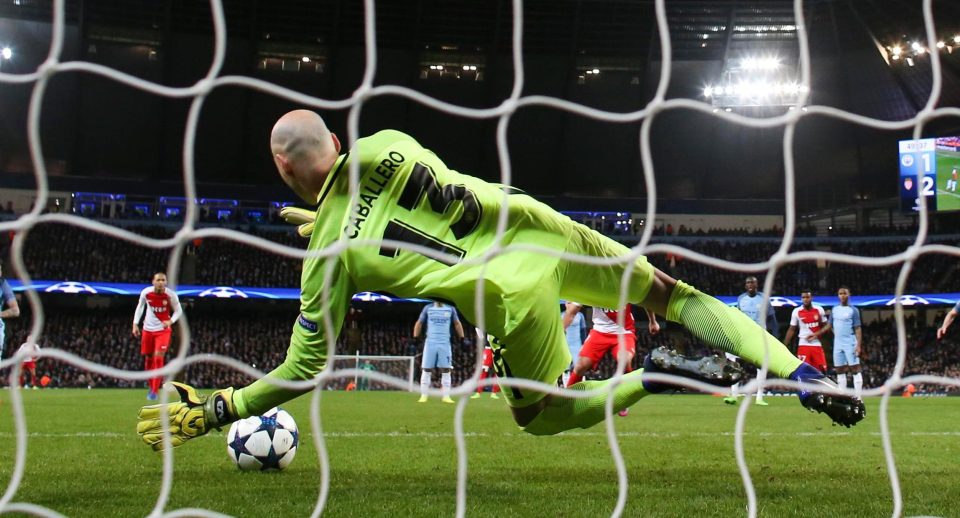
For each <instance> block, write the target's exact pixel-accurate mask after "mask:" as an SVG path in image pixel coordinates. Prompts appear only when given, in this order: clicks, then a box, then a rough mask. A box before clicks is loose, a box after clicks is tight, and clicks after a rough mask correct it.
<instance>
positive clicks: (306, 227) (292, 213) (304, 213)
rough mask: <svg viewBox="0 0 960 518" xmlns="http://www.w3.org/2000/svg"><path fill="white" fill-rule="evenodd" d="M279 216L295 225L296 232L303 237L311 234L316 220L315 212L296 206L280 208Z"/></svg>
mask: <svg viewBox="0 0 960 518" xmlns="http://www.w3.org/2000/svg"><path fill="white" fill-rule="evenodd" d="M280 216H281V217H282V218H283V219H284V220H285V221H286V222H287V223H290V224H293V225H299V226H298V227H297V233H298V234H300V235H301V236H303V237H310V234H313V227H314V225H315V224H316V221H317V212H316V211H313V210H307V209H298V208H297V207H284V208H282V209H280Z"/></svg>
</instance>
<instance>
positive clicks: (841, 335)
mask: <svg viewBox="0 0 960 518" xmlns="http://www.w3.org/2000/svg"><path fill="white" fill-rule="evenodd" d="M837 298H838V299H840V304H838V305H836V306H834V307H833V310H832V311H830V328H831V329H833V366H834V367H836V369H837V385H839V386H840V388H842V389H845V388H847V373H848V372H850V373H853V393H854V396H856V397H857V399H859V398H860V393H861V392H862V391H863V373H862V372H861V370H860V352H861V349H860V347H861V345H862V344H863V335H862V331H861V326H860V310H859V309H857V308H855V307H853V306H851V305H850V288H847V287H846V286H840V289H839V290H837Z"/></svg>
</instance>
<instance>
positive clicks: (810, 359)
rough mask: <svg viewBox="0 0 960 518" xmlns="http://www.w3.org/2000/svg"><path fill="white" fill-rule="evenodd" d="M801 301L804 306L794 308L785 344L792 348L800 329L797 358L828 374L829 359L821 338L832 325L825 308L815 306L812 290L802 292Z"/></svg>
mask: <svg viewBox="0 0 960 518" xmlns="http://www.w3.org/2000/svg"><path fill="white" fill-rule="evenodd" d="M800 300H802V301H803V304H802V305H801V306H800V307H798V308H793V313H791V314H790V327H789V328H788V329H787V337H786V338H785V339H784V340H783V344H784V345H786V346H787V347H790V346H791V344H792V343H793V337H794V335H796V334H798V333H797V330H798V329H799V336H800V339H799V346H798V347H797V358H800V359H801V360H803V361H804V362H806V363H808V364H810V365H812V366H814V367H816V369H817V370H819V371H820V372H823V373H826V372H827V357H826V356H825V355H824V354H823V345H822V344H821V343H820V336H821V335H823V333H825V332H827V331H829V330H830V323H829V322H827V316H826V313H825V312H824V311H823V308H822V307H820V306H814V305H813V294H812V293H811V292H810V290H803V291H802V292H800Z"/></svg>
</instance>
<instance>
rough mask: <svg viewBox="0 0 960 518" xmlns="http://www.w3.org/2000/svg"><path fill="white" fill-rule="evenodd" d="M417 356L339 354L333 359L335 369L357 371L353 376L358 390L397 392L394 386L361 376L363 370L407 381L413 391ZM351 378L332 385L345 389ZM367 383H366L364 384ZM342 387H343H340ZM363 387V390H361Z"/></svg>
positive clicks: (340, 379) (334, 381)
mask: <svg viewBox="0 0 960 518" xmlns="http://www.w3.org/2000/svg"><path fill="white" fill-rule="evenodd" d="M415 359H416V356H382V355H366V354H359V353H357V354H353V355H350V354H337V355H335V356H334V357H333V368H334V369H356V370H357V373H356V374H354V375H353V386H354V387H357V389H358V390H395V389H396V387H395V386H394V385H386V384H382V383H377V382H371V381H370V380H368V379H367V378H365V377H363V376H361V375H360V373H359V371H361V370H365V369H366V370H371V371H376V372H380V373H383V374H387V375H389V376H391V377H393V378H399V379H405V380H407V390H409V391H411V392H412V391H413V387H414V385H413V374H414V370H415V369H416V365H415V364H414V360H415ZM348 380H349V378H346V379H344V378H339V379H337V380H333V381H331V382H330V383H331V384H332V386H333V387H334V388H337V389H345V388H346V386H347V384H348V382H349V381H348ZM365 381H366V383H364V382H365ZM338 385H342V386H338ZM361 387H363V388H361Z"/></svg>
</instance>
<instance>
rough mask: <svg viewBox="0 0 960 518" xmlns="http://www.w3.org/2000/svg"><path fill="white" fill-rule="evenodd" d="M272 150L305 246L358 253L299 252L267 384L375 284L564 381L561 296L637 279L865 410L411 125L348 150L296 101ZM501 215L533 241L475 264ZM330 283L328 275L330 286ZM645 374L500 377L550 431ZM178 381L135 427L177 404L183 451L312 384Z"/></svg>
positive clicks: (151, 428)
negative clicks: (451, 313) (302, 205)
mask: <svg viewBox="0 0 960 518" xmlns="http://www.w3.org/2000/svg"><path fill="white" fill-rule="evenodd" d="M270 147H271V152H272V154H273V159H274V163H275V164H276V167H277V170H278V171H279V173H280V177H281V178H282V179H283V181H284V182H285V183H286V184H287V185H288V186H290V188H291V189H293V191H294V192H296V194H297V195H298V196H299V197H300V198H302V199H303V200H304V201H305V202H307V203H308V204H310V205H311V206H315V207H316V211H315V212H314V211H309V212H307V211H302V210H301V211H298V210H293V211H286V213H285V216H286V217H287V219H288V221H293V222H296V223H301V225H300V228H299V231H300V233H301V234H302V235H304V236H309V238H310V242H309V245H308V247H307V248H308V250H311V251H317V250H323V249H325V248H327V247H328V246H330V245H332V244H334V243H336V242H338V241H340V240H343V241H345V242H346V243H347V244H348V245H349V247H348V248H346V249H345V250H344V251H343V252H341V253H340V254H339V255H336V256H332V257H307V258H305V259H304V262H303V276H302V281H301V284H302V286H301V290H302V292H301V298H300V315H299V316H298V317H297V319H296V321H295V322H294V324H293V331H292V336H291V339H290V346H289V348H288V349H287V355H286V359H285V360H284V362H283V363H282V364H281V365H280V366H279V367H277V368H276V369H275V370H273V371H272V372H270V373H269V374H268V375H267V378H274V379H282V380H309V379H312V378H314V377H315V376H317V374H318V373H320V371H321V370H322V369H323V368H324V367H325V366H326V364H327V360H328V357H327V353H328V345H329V344H328V341H327V331H328V330H327V329H326V327H325V323H324V318H325V316H326V317H328V318H329V319H330V322H332V324H333V326H334V332H333V333H332V334H333V335H334V336H336V335H337V334H338V332H339V330H340V327H341V326H342V323H343V320H344V314H345V313H346V311H347V309H348V308H349V305H350V299H351V297H352V296H353V294H354V293H357V292H361V291H379V292H385V293H390V294H392V295H395V296H397V297H410V298H412V297H425V298H430V299H434V300H440V301H447V302H451V303H453V304H455V305H456V306H457V308H458V309H459V310H460V311H461V313H462V314H463V315H465V316H467V317H468V318H470V317H473V319H474V320H475V318H476V315H478V314H480V312H481V311H482V312H484V315H485V325H486V329H487V332H488V333H489V334H491V335H493V336H494V337H495V338H496V340H494V341H493V349H494V357H495V368H496V369H497V374H498V375H499V377H500V379H501V380H506V379H509V378H522V379H530V380H535V381H539V382H543V383H547V384H555V383H556V380H557V379H558V378H559V377H560V376H561V375H562V374H563V371H564V370H565V369H566V368H567V366H568V365H569V364H570V353H569V351H568V348H567V344H566V340H565V338H564V332H563V325H562V323H561V321H560V319H559V318H558V317H557V315H556V305H557V300H558V299H565V300H576V301H578V302H581V303H583V304H587V305H590V306H595V307H618V306H619V305H620V301H619V297H620V292H621V281H622V279H623V277H624V276H625V275H629V279H628V282H627V284H626V289H627V300H626V301H627V302H628V303H634V304H639V305H642V306H643V307H645V308H647V309H649V310H652V311H653V312H654V313H656V314H659V315H664V316H665V317H666V319H667V320H669V321H671V322H678V323H680V324H682V325H684V326H685V327H686V328H687V329H689V330H690V331H691V332H692V333H693V334H694V335H696V336H697V337H698V338H700V339H701V340H702V341H704V342H705V343H707V344H709V345H710V346H713V347H716V348H719V349H721V350H723V351H725V352H729V353H732V354H735V355H737V356H739V357H741V358H743V359H744V360H746V361H749V362H751V363H753V364H755V365H760V364H761V363H762V361H763V358H764V351H765V348H767V347H768V348H769V358H770V364H769V365H770V371H771V372H772V373H773V374H775V375H777V376H780V377H784V378H790V379H794V380H798V381H803V382H810V383H819V384H820V385H821V386H822V387H823V388H824V389H826V390H827V392H826V393H813V392H806V391H801V393H800V399H801V402H802V403H803V405H804V406H805V407H807V408H810V409H811V410H817V411H819V412H825V413H827V414H828V415H829V416H830V417H831V418H832V419H833V420H834V421H835V422H837V423H839V424H843V425H847V426H849V425H851V424H855V423H857V422H858V421H860V420H861V419H862V418H863V416H864V409H863V404H862V403H861V402H859V401H857V400H855V399H854V398H852V397H847V396H842V395H839V394H838V393H836V392H832V391H833V390H834V389H835V387H836V385H834V384H833V383H832V382H830V381H829V380H828V379H827V378H826V377H825V376H824V375H823V374H821V373H820V372H819V371H817V370H816V369H813V368H811V367H809V366H807V365H806V364H804V363H803V362H801V361H800V360H799V359H797V358H796V357H795V356H794V355H793V354H791V353H790V352H789V351H788V350H787V348H786V347H784V346H783V345H782V344H781V343H780V342H779V341H777V339H776V338H774V337H773V336H771V335H769V334H767V333H766V332H765V331H764V330H763V328H761V327H759V326H758V325H757V324H756V323H755V322H753V321H751V320H750V318H748V317H747V316H745V315H743V314H742V313H741V312H739V311H737V310H736V309H734V308H731V307H728V306H726V305H724V304H723V303H721V302H720V301H718V300H716V299H714V298H712V297H710V296H708V295H706V294H704V293H701V292H700V291H698V290H697V289H695V288H693V287H692V286H690V285H688V284H685V283H683V282H682V281H677V280H674V279H672V278H670V277H669V276H668V275H666V274H665V273H663V272H661V271H659V270H657V269H655V268H654V267H653V266H652V265H650V264H649V263H648V262H647V260H646V258H644V257H642V256H641V257H638V258H637V259H636V260H635V261H634V262H633V265H632V268H631V269H630V270H631V271H630V273H629V274H627V273H626V272H627V264H626V262H627V261H624V260H621V262H619V263H613V264H604V265H597V264H585V263H578V262H575V261H572V260H568V259H562V258H560V257H557V255H558V254H560V253H564V252H565V253H568V254H575V255H579V256H589V257H592V258H610V259H614V260H615V259H617V258H623V257H624V256H627V255H628V254H629V253H630V250H629V249H628V248H626V247H625V246H623V245H621V244H619V243H617V242H615V241H613V240H611V239H609V238H607V237H605V236H603V235H601V234H599V233H597V232H595V231H593V230H590V229H588V228H587V227H585V226H583V225H580V224H577V223H574V222H573V221H571V220H570V219H569V218H567V217H566V216H563V215H561V214H559V213H558V212H556V211H554V210H552V209H551V208H550V207H548V206H546V205H544V204H542V203H540V202H538V201H536V200H534V199H533V198H531V197H529V196H527V195H525V194H523V193H520V192H519V191H516V190H514V189H510V188H505V187H504V186H501V185H496V184H490V183H487V182H485V181H482V180H480V179H477V178H474V177H472V176H467V175H464V174H461V173H458V172H456V171H453V170H450V169H448V168H447V166H446V165H445V164H444V163H443V162H442V161H441V160H440V158H438V157H437V156H436V155H435V154H433V153H432V152H430V151H429V150H427V149H424V148H423V147H421V146H420V144H418V143H417V141H416V140H414V139H413V138H411V137H410V136H408V135H405V134H404V133H401V132H399V131H394V130H384V131H380V132H378V133H376V134H374V135H372V136H370V137H366V138H362V139H359V140H358V141H357V145H356V147H355V148H354V149H352V150H350V151H348V152H346V153H344V154H340V151H341V148H340V141H339V140H338V139H337V137H336V135H334V134H333V133H331V132H330V131H329V129H327V127H326V124H325V123H324V121H323V119H322V118H321V117H320V116H319V115H318V114H316V113H314V112H311V111H307V110H296V111H292V112H289V113H287V114H285V115H284V116H283V117H281V118H280V119H279V120H278V121H277V123H276V125H275V126H274V127H273V131H272V133H271V136H270ZM351 162H357V165H358V167H359V174H360V177H359V184H358V190H357V197H356V198H355V199H351V196H350V193H349V180H348V177H349V172H348V171H349V168H350V163H351ZM505 190H506V192H508V193H509V194H508V195H505V194H504V192H505ZM505 198H506V199H505ZM502 211H505V212H506V219H507V224H506V229H505V232H504V233H503V235H502V239H501V240H500V241H499V244H500V245H501V246H503V247H511V245H521V246H523V247H525V248H522V249H517V248H516V247H511V248H508V249H507V250H506V251H503V252H501V253H499V254H497V255H495V256H492V257H489V258H487V260H486V264H484V261H481V260H478V259H479V258H480V257H481V256H483V254H485V253H486V252H487V251H489V250H490V249H491V247H493V246H494V245H495V243H496V242H497V232H496V225H497V218H498V217H499V215H500V214H501V212H502ZM385 240H390V241H394V242H405V243H412V244H416V245H419V246H420V247H421V251H423V250H426V251H428V253H418V251H413V250H410V249H406V248H397V247H394V246H393V245H391V244H388V243H385V242H384V241H385ZM531 246H534V247H537V248H538V250H531V249H530V247H531ZM481 278H482V281H481V282H482V283H483V288H484V291H483V301H482V304H483V307H478V306H477V305H476V300H475V293H476V290H477V281H478V279H481ZM325 279H329V284H326V285H325V284H324V282H325ZM325 290H326V294H327V295H329V296H328V297H325ZM651 369H652V370H654V371H657V372H667V373H671V374H677V375H682V376H687V377H691V378H695V379H702V380H710V381H712V382H716V383H717V384H721V385H722V384H725V385H726V386H730V385H732V384H733V382H735V381H737V379H735V378H736V377H737V376H739V374H740V373H739V372H735V371H734V368H733V367H732V366H731V365H729V364H725V363H723V360H720V359H718V358H714V359H710V360H706V359H705V360H701V361H699V362H694V361H692V360H687V359H685V358H683V357H681V356H679V355H677V354H676V353H674V352H672V351H658V352H657V354H655V355H651V356H648V357H647V359H646V361H645V369H644V370H645V371H647V372H650V371H651ZM644 370H637V371H634V372H631V373H629V374H626V375H625V376H624V377H623V383H621V384H620V385H619V386H617V387H616V389H615V390H614V391H612V392H608V393H603V394H601V395H597V396H594V397H591V398H585V399H584V398H564V397H558V396H553V395H547V394H544V393H542V392H536V391H531V390H528V389H518V388H513V387H503V388H504V390H503V394H504V396H506V399H507V401H508V403H509V405H510V408H511V410H512V411H513V415H514V419H515V420H516V422H517V424H518V425H519V426H520V427H522V428H523V430H525V431H527V432H529V433H532V434H536V435H549V434H555V433H559V432H562V431H564V430H569V429H573V428H587V427H590V426H593V425H595V424H597V423H599V422H600V421H602V420H603V419H604V416H605V413H604V405H605V401H606V399H607V397H608V396H609V397H613V398H615V399H614V404H613V407H614V412H616V411H619V410H622V409H624V408H626V407H629V406H630V405H632V404H633V403H635V402H637V401H638V400H639V399H641V398H642V397H644V396H646V395H648V394H649V393H651V392H659V391H662V390H665V389H666V388H667V387H666V386H665V385H662V384H658V383H650V382H649V381H647V380H644V379H643V372H644ZM606 383H610V381H609V380H607V381H584V382H580V383H577V384H575V385H573V386H572V387H570V388H571V389H573V390H590V389H595V388H598V387H601V386H603V385H604V384H606ZM174 385H175V387H176V388H177V389H178V391H179V392H180V395H181V398H182V400H183V401H182V402H180V403H173V404H170V405H167V406H161V405H152V406H147V407H144V408H143V409H141V411H140V414H139V423H138V425H137V430H138V432H139V433H140V435H141V438H142V439H143V441H144V442H146V443H147V444H149V445H151V446H152V447H153V448H154V449H157V450H159V449H162V447H163V443H162V430H161V424H160V412H166V413H167V414H168V416H169V418H170V426H171V434H172V436H171V444H172V445H174V446H178V445H180V444H182V443H183V442H185V441H187V440H189V439H191V438H193V437H196V436H198V435H202V434H204V433H206V432H207V431H209V430H210V429H212V428H216V427H220V426H222V425H224V424H228V423H230V422H232V421H234V420H237V419H240V418H244V417H247V416H250V415H259V414H261V413H263V412H264V411H266V410H268V409H270V408H272V407H274V406H276V405H278V404H280V403H283V402H285V401H288V400H290V399H293V398H295V397H297V396H299V395H300V394H302V393H303V392H305V391H297V390H291V389H287V388H282V387H279V386H276V385H274V384H272V383H270V382H269V380H267V379H260V380H258V381H256V382H254V383H253V384H251V385H249V386H247V387H244V388H241V389H236V390H235V389H233V388H227V389H222V390H218V391H216V392H214V393H213V394H211V395H210V396H201V395H199V394H198V393H197V392H196V391H194V390H193V389H192V388H191V387H188V386H186V385H181V384H174Z"/></svg>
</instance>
